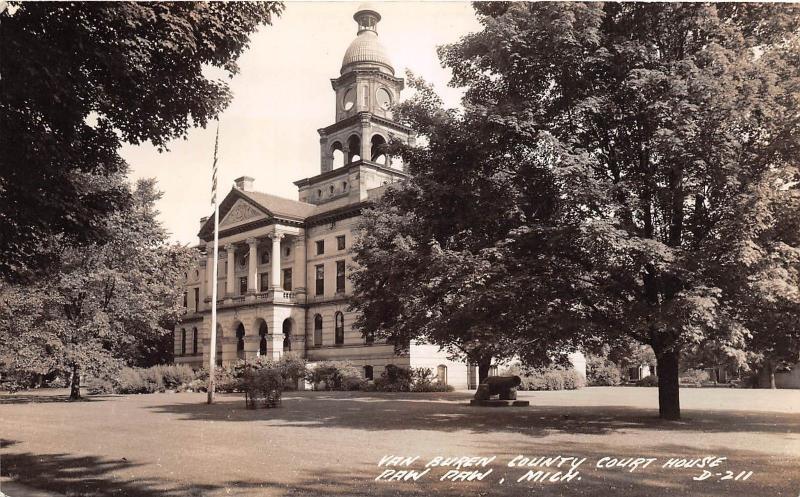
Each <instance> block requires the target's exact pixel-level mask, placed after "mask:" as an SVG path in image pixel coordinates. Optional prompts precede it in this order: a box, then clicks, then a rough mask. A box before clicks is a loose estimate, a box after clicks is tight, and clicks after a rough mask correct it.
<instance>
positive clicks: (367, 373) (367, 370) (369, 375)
mask: <svg viewBox="0 0 800 497" xmlns="http://www.w3.org/2000/svg"><path fill="white" fill-rule="evenodd" d="M374 374H375V373H374V372H373V370H372V366H364V379H367V380H371V379H373V378H374Z"/></svg>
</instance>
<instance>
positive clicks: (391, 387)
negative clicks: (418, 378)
mask: <svg viewBox="0 0 800 497" xmlns="http://www.w3.org/2000/svg"><path fill="white" fill-rule="evenodd" d="M411 383H412V380H411V371H410V370H408V369H405V368H399V367H397V366H395V365H394V364H389V365H387V366H386V368H385V369H384V371H383V373H381V377H380V378H377V379H375V390H377V391H379V392H410V391H411Z"/></svg>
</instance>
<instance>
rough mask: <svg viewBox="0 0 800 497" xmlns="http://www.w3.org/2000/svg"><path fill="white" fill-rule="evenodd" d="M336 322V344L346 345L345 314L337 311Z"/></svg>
mask: <svg viewBox="0 0 800 497" xmlns="http://www.w3.org/2000/svg"><path fill="white" fill-rule="evenodd" d="M334 323H335V325H336V335H335V341H334V343H335V344H336V345H344V314H342V313H341V312H337V313H336V316H335V319H334Z"/></svg>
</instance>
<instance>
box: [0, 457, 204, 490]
mask: <svg viewBox="0 0 800 497" xmlns="http://www.w3.org/2000/svg"><path fill="white" fill-rule="evenodd" d="M2 460H3V465H2V471H0V475H2V476H6V477H9V478H11V479H12V480H13V481H15V482H17V483H20V484H22V485H25V486H27V487H30V488H34V489H37V490H44V491H48V492H57V493H60V494H64V495H68V496H76V497H77V496H81V497H84V496H86V497H89V496H92V497H105V496H117V497H119V496H131V497H133V496H141V497H155V496H165V497H178V496H198V497H199V496H201V495H205V493H206V492H207V491H209V490H213V489H215V488H217V487H213V486H190V487H176V486H173V485H171V484H170V483H169V482H164V481H161V480H158V479H148V478H145V479H137V480H135V481H124V480H122V479H120V478H119V477H118V476H115V475H114V474H113V473H115V472H117V473H118V474H124V472H125V471H129V470H130V469H132V468H135V467H137V466H142V465H143V463H132V462H128V461H124V460H109V459H103V458H100V457H95V456H73V455H69V454H31V453H28V452H24V453H16V454H15V453H8V454H3V456H2Z"/></svg>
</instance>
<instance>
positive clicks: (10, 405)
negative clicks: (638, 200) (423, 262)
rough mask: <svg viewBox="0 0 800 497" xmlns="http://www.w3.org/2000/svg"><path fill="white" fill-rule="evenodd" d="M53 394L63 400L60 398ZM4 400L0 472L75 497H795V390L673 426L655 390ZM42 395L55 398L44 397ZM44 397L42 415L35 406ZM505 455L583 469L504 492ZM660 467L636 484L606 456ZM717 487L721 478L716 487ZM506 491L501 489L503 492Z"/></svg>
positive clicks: (690, 414) (731, 396) (695, 392)
mask: <svg viewBox="0 0 800 497" xmlns="http://www.w3.org/2000/svg"><path fill="white" fill-rule="evenodd" d="M60 394H61V395H63V392H60ZM58 395H59V392H53V394H52V395H42V394H39V393H36V394H27V395H16V396H0V419H2V423H0V439H2V441H0V470H1V472H2V475H3V476H4V477H6V479H8V478H11V479H13V480H14V481H15V482H16V483H18V484H19V485H22V486H25V487H26V488H30V489H38V490H44V491H49V492H55V493H58V494H62V495H76V496H78V495H80V496H107V495H108V496H111V495H115V496H143V497H151V496H168V497H169V496H175V497H177V496H216V495H220V496H222V495H226V496H227V495H236V496H295V495H324V496H334V495H341V496H356V495H378V496H406V495H409V496H410V495H419V496H424V495H442V496H461V495H507V496H517V495H537V496H538V495H545V496H570V497H571V496H594V495H597V496H601V495H602V496H626V497H638V496H642V497H644V496H647V497H649V496H653V495H658V496H659V497H670V496H692V497H696V496H697V497H712V496H714V497H717V496H719V497H722V496H726V497H727V496H737V495H742V496H759V497H761V496H764V497H766V496H790V497H796V495H797V494H798V491H800V392H797V391H791V390H778V391H769V390H731V389H683V390H681V397H682V399H681V402H682V406H683V415H684V418H683V419H682V420H681V421H675V422H666V421H661V420H659V419H657V417H656V415H657V410H656V399H657V391H656V390H655V389H652V388H620V387H607V388H585V389H582V390H578V391H569V392H521V393H520V398H524V399H526V400H529V401H530V402H531V407H530V408H506V409H491V408H472V407H469V406H467V405H465V404H466V402H467V400H468V399H469V397H470V394H469V393H467V392H453V393H433V394H430V393H428V394H414V393H408V394H391V393H363V392H287V393H286V395H285V396H284V399H283V403H282V407H280V408H277V409H268V410H267V409H264V410H257V411H252V410H245V409H244V401H243V399H242V398H241V396H238V395H221V396H219V401H218V403H217V404H215V405H212V406H208V405H206V404H204V401H205V394H191V393H183V394H152V395H130V396H106V397H100V398H96V399H94V400H92V401H90V402H82V403H68V402H63V397H59V396H58ZM51 397H52V398H51ZM48 398H50V401H47V400H46V399H48ZM389 454H396V455H402V456H417V455H418V456H420V462H418V463H416V464H415V465H414V466H413V468H414V469H420V468H421V467H422V466H423V465H424V462H426V461H427V460H430V459H431V458H433V457H435V456H492V455H495V456H497V459H496V460H495V461H494V462H493V463H492V464H491V465H490V466H488V467H487V469H488V468H492V469H493V473H492V474H491V475H489V477H487V479H486V480H484V481H473V482H461V483H454V482H447V481H439V478H440V477H441V476H442V475H443V474H444V472H445V469H441V468H435V469H432V470H431V472H430V473H429V474H428V475H426V477H424V480H420V481H417V482H416V483H414V482H376V481H374V479H375V477H377V476H378V475H379V474H380V473H381V471H382V468H378V466H377V463H378V461H379V460H380V459H381V457H383V456H384V455H389ZM516 455H524V456H555V455H564V456H581V457H587V458H588V460H587V462H586V463H584V465H583V467H582V468H581V469H580V476H581V480H580V481H577V480H574V481H572V482H569V483H567V482H564V483H535V482H530V483H519V484H518V483H516V482H515V480H516V479H517V478H518V477H519V476H521V475H522V474H523V473H524V471H525V470H520V469H519V468H509V467H507V466H506V464H507V463H508V462H509V461H510V460H511V459H512V458H513V457H514V456H516ZM711 455H717V456H724V457H727V458H728V459H727V461H726V462H725V463H724V467H720V470H721V471H723V472H724V471H725V470H730V471H733V472H734V474H738V473H739V471H744V470H747V471H753V476H751V477H750V478H749V479H748V480H746V481H718V480H719V477H716V478H713V479H709V480H706V481H693V480H692V477H693V476H696V475H699V474H701V470H670V469H665V468H662V467H661V464H662V463H663V462H666V460H667V459H668V458H671V457H704V456H711ZM605 456H608V457H615V458H624V457H645V458H646V457H656V458H658V461H657V463H654V464H653V465H651V466H649V467H648V468H646V469H644V470H638V471H634V472H632V473H631V472H628V471H625V470H622V469H619V468H616V469H595V467H594V465H595V463H596V462H597V461H598V460H599V459H600V458H602V457H605ZM723 474H724V473H723ZM501 478H504V482H503V483H502V484H501V483H500V479H501Z"/></svg>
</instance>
